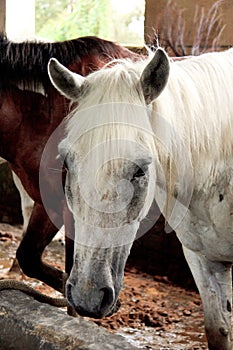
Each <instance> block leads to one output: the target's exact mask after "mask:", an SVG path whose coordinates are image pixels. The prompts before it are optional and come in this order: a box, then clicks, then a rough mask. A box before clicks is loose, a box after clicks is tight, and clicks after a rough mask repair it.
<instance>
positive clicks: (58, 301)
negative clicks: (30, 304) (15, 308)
mask: <svg viewBox="0 0 233 350" xmlns="http://www.w3.org/2000/svg"><path fill="white" fill-rule="evenodd" d="M6 289H13V290H19V291H21V292H24V293H25V294H27V295H29V296H31V297H33V298H34V299H35V300H37V301H39V302H41V303H46V304H49V305H52V306H57V307H66V306H68V302H67V300H66V298H53V297H50V296H48V295H45V294H42V293H41V292H39V291H37V290H35V289H34V288H32V287H30V286H28V285H27V284H26V283H24V282H20V281H16V280H11V279H3V280H0V291H1V290H6Z"/></svg>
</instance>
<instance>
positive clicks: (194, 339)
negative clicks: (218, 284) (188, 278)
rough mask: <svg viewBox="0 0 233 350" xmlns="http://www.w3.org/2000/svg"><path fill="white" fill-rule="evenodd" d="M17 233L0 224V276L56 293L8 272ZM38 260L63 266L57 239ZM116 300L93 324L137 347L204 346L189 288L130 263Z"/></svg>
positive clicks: (194, 349) (189, 349)
mask: <svg viewBox="0 0 233 350" xmlns="http://www.w3.org/2000/svg"><path fill="white" fill-rule="evenodd" d="M21 235H22V229H21V227H13V226H10V225H7V224H0V278H16V279H18V280H24V281H25V282H26V283H28V284H30V285H32V286H34V287H35V288H36V289H38V290H40V291H42V292H43V293H47V294H49V295H53V296H57V295H58V294H57V292H54V290H52V289H51V288H49V287H48V286H46V285H44V284H43V283H41V282H38V281H36V280H32V279H29V278H27V277H26V276H24V275H22V274H20V273H9V268H10V266H11V264H12V261H13V259H14V256H15V251H16V248H17V246H18V244H19V240H20V237H21ZM44 259H45V260H46V261H48V262H49V263H50V264H52V265H54V266H56V267H58V268H62V269H63V268H64V244H63V241H62V239H60V240H54V241H53V242H52V243H51V244H50V246H49V247H48V248H47V249H46V252H45V255H44ZM120 299H121V308H120V310H119V311H118V312H117V313H116V314H115V315H113V316H111V317H109V318H105V319H103V320H98V321H95V322H96V323H97V324H98V325H101V326H103V327H106V328H107V329H108V330H109V331H110V332H114V333H118V334H121V335H123V336H124V337H125V338H126V339H127V340H128V341H129V342H131V343H132V344H134V345H135V346H137V347H138V348H141V349H152V350H166V349H172V350H199V349H207V346H206V338H205V335H204V328H203V311H202V307H201V302H200V297H199V295H198V294H197V292H195V291H194V290H191V289H188V290H187V289H185V288H183V287H181V286H179V285H177V284H175V283H174V282H173V281H171V280H170V278H169V277H168V276H165V275H162V274H161V273H160V274H147V273H145V272H142V271H140V269H139V268H138V267H134V266H132V264H131V265H127V267H126V271H125V279H124V286H123V289H122V292H121V295H120Z"/></svg>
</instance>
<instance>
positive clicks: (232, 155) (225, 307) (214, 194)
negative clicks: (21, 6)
mask: <svg viewBox="0 0 233 350" xmlns="http://www.w3.org/2000/svg"><path fill="white" fill-rule="evenodd" d="M48 70H49V75H50V78H51V81H52V83H53V84H54V86H55V87H56V88H57V89H58V90H59V91H60V92H61V93H62V94H64V95H65V96H66V97H68V98H70V99H71V100H73V101H77V102H78V107H77V109H76V110H75V111H74V112H73V113H72V115H71V116H69V118H68V119H67V134H66V137H65V139H63V140H62V142H61V143H60V145H59V154H60V158H61V159H62V161H64V162H65V167H66V169H67V176H66V186H65V192H66V197H67V201H68V205H69V208H70V210H71V212H72V213H73V216H74V220H75V252H74V264H73V268H72V271H71V273H70V276H69V279H68V281H67V285H66V291H67V298H68V301H69V302H70V303H71V305H73V306H74V307H75V309H76V310H77V312H78V313H80V314H82V315H89V316H92V317H103V316H106V315H108V314H110V313H111V312H113V311H114V310H115V309H116V301H117V298H118V295H119V292H120V289H121V286H122V281H123V274H124V266H125V262H126V259H127V256H128V254H129V252H130V248H131V245H132V242H133V240H134V239H135V237H136V233H137V230H138V227H139V223H140V222H141V220H142V219H143V218H145V217H146V215H147V213H148V210H149V208H150V206H151V204H152V201H153V199H154V198H155V200H156V201H157V202H158V204H159V206H160V208H161V210H162V212H163V213H164V215H165V217H166V219H167V222H168V223H169V225H170V226H172V227H173V228H174V229H175V230H176V233H177V236H178V238H179V240H180V241H181V243H182V246H183V250H184V254H185V257H186V259H187V262H188V264H189V266H190V269H191V271H192V274H193V276H194V279H195V281H196V284H197V287H198V289H199V292H200V295H201V299H202V303H203V307H204V315H205V329H206V334H207V339H208V345H209V349H212V350H213V349H215V350H230V349H232V339H231V338H232V332H231V310H232V278H231V266H232V262H233V178H232V172H233V95H232V93H233V49H230V50H228V51H226V52H221V53H207V54H204V55H202V56H199V57H195V58H190V59H187V60H184V61H179V62H172V61H170V60H169V58H168V57H167V55H166V53H165V52H164V51H163V50H162V49H160V48H159V49H158V50H157V51H156V52H155V54H154V55H153V57H152V58H149V59H146V60H144V61H142V62H137V63H133V62H130V61H115V62H112V64H110V65H108V66H106V67H105V68H104V69H102V70H100V71H97V72H95V73H93V74H90V75H89V76H87V77H86V78H83V77H81V76H79V75H76V74H74V73H72V72H70V71H69V70H67V69H66V68H65V67H64V66H62V65H61V64H60V63H59V62H58V61H57V60H55V59H51V60H50V62H49V68H48Z"/></svg>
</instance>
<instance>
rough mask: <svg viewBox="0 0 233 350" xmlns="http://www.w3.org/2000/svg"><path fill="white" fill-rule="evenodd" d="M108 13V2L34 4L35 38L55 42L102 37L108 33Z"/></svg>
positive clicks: (47, 2)
mask: <svg viewBox="0 0 233 350" xmlns="http://www.w3.org/2000/svg"><path fill="white" fill-rule="evenodd" d="M108 12H109V0H83V1H80V0H79V1H75V0H73V1H67V0H63V1H52V0H47V1H44V0H37V1H36V13H37V15H36V22H37V21H38V22H37V25H36V35H37V36H38V37H41V38H48V39H50V40H54V41H56V40H65V39H68V38H69V39H72V38H77V37H80V36H85V35H96V36H100V37H104V36H106V35H107V33H108V31H109V29H108V21H107V19H108ZM42 21H43V22H42Z"/></svg>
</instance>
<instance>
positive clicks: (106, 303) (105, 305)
mask: <svg viewBox="0 0 233 350" xmlns="http://www.w3.org/2000/svg"><path fill="white" fill-rule="evenodd" d="M100 291H101V292H103V293H104V295H103V299H102V302H101V305H100V312H101V313H103V314H105V313H106V311H107V312H109V311H110V309H111V307H112V305H113V304H114V300H115V293H114V290H113V288H111V287H105V288H102V289H100Z"/></svg>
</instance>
